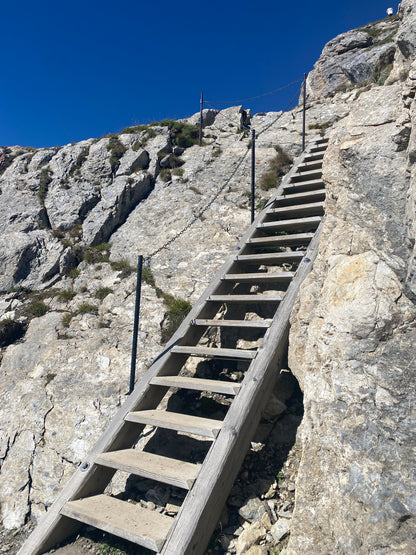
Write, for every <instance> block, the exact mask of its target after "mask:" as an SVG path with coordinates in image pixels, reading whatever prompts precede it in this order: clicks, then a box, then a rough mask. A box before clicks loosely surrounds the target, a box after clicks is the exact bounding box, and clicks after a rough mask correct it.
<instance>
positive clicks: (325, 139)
mask: <svg viewBox="0 0 416 555" xmlns="http://www.w3.org/2000/svg"><path fill="white" fill-rule="evenodd" d="M328 142H329V139H328V137H321V138H320V139H316V141H315V144H316V145H322V144H325V145H327V144H328Z"/></svg>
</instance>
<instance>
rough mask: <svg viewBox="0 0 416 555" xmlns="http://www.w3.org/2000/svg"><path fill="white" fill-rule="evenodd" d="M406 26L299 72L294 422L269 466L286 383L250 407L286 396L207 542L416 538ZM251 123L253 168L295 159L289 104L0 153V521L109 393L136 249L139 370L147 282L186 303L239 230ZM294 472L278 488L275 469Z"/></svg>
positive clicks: (223, 546)
mask: <svg viewBox="0 0 416 555" xmlns="http://www.w3.org/2000/svg"><path fill="white" fill-rule="evenodd" d="M415 34H416V6H415V0H404V1H403V2H402V4H401V6H400V11H399V15H398V16H393V17H391V18H388V19H386V20H383V21H381V22H377V23H375V24H369V25H366V26H365V27H363V28H361V29H358V30H356V31H351V32H348V33H345V34H343V35H340V36H339V37H336V38H335V39H334V40H333V41H331V42H330V43H328V45H327V46H326V47H325V49H324V51H323V54H322V57H321V58H320V60H319V61H318V62H317V64H316V65H315V69H314V71H313V72H312V73H311V75H310V76H309V78H308V90H309V100H310V102H309V106H308V126H309V133H308V134H309V137H311V136H313V135H314V134H316V133H324V132H327V133H328V136H329V138H330V142H329V147H328V150H327V153H326V156H325V160H324V167H323V172H324V180H325V182H326V186H327V201H326V221H325V224H324V230H323V235H322V240H321V245H320V252H319V256H318V258H317V261H316V263H315V265H314V269H313V271H312V273H311V274H310V276H309V277H308V278H307V279H306V281H305V282H304V284H303V287H302V289H301V293H300V296H299V299H298V301H297V305H296V308H295V310H294V313H293V314H292V328H291V334H290V351H289V366H290V368H291V370H292V372H293V373H294V375H295V376H296V378H297V379H298V381H299V384H300V386H301V389H302V391H303V394H304V411H305V414H304V418H303V422H302V425H301V428H300V433H299V434H298V440H297V443H296V448H294V449H293V450H292V451H291V453H292V454H291V455H290V456H289V458H288V461H289V463H288V461H287V462H286V463H285V462H284V461H283V460H280V458H282V452H286V454H287V453H289V451H290V447H291V446H292V445H293V441H294V440H293V437H292V438H291V444H290V445H289V444H288V445H284V447H282V445H283V444H285V441H284V439H282V434H285V433H286V432H287V430H286V431H285V428H284V426H285V424H284V423H285V422H287V420H285V418H286V419H289V420H290V419H291V417H292V420H294V421H295V423H296V426H297V424H298V421H299V419H300V416H299V413H298V412H296V414H295V413H293V414H291V413H290V400H289V396H290V395H288V396H287V397H286V396H285V397H284V398H282V397H278V398H277V400H275V402H274V405H273V404H272V405H270V406H269V407H268V409H267V410H266V411H265V414H266V416H267V417H268V418H273V414H274V418H276V417H277V414H278V412H277V408H278V409H279V411H280V410H284V408H285V406H288V407H289V409H288V412H286V413H285V415H286V416H283V417H282V426H283V427H282V428H281V429H276V430H275V432H273V434H274V435H275V436H276V437H278V440H276V441H275V442H274V443H273V445H277V444H278V445H279V446H280V447H276V448H275V449H276V452H275V454H274V452H273V448H270V447H267V446H266V448H265V449H264V452H265V453H267V456H266V455H264V459H261V458H251V459H250V460H251V463H250V462H249V463H247V461H246V463H245V466H244V467H243V470H242V472H241V475H240V477H239V479H238V481H237V482H236V484H235V486H234V488H233V491H232V492H231V496H230V498H229V500H228V511H229V513H230V514H229V515H228V521H229V522H228V526H227V522H226V520H227V518H225V517H224V518H225V522H224V533H221V534H220V535H219V538H218V546H217V547H218V549H219V550H220V552H221V550H222V551H223V552H230V553H231V552H233V553H234V552H236V553H237V554H239V553H267V550H268V549H269V548H270V549H271V548H272V547H273V548H274V549H275V550H276V549H277V547H279V549H280V548H282V547H284V553H285V554H286V555H298V554H300V553H307V552H311V553H316V554H322V555H324V554H327V553H339V554H341V553H359V554H361V553H362V554H363V555H364V554H366V553H373V552H374V553H377V554H378V555H384V554H385V555H387V554H389V553H391V552H395V553H412V552H413V551H414V547H413V546H414V540H415V536H416V525H415V511H416V498H415V494H414V491H415V477H414V471H413V469H414V467H415V463H416V461H415V453H414V447H415V435H414V429H415V414H416V407H415V376H414V360H413V359H414V356H413V349H414V348H413V345H414V342H415V339H416V337H415V334H416V332H415V327H414V321H415V317H416V277H415V276H416V250H415V238H416V224H415V222H416V185H415V183H416V164H415V162H416V104H415V95H416V61H415V50H416V47H415V46H414V45H415V44H416V41H415V40H414V37H415ZM318 97H319V98H318ZM198 120H199V114H195V115H194V116H192V117H191V118H188V119H187V120H183V122H182V124H192V123H196V122H198ZM248 122H250V123H251V125H252V126H253V127H254V128H255V129H256V131H257V133H258V134H259V137H258V141H257V143H256V154H257V156H256V167H257V174H258V175H261V173H263V172H265V171H266V170H267V169H268V162H269V160H270V159H271V158H272V157H273V155H274V153H275V151H274V146H275V145H276V144H280V145H281V146H282V147H283V148H284V149H285V150H286V151H287V152H288V153H289V154H290V155H291V156H296V155H298V154H299V153H300V149H301V135H300V131H301V110H300V109H299V108H296V109H295V110H293V111H292V112H291V113H289V114H281V113H279V112H270V113H268V114H261V115H260V114H259V115H255V116H251V115H250V113H249V112H248V111H245V110H243V109H242V108H241V107H234V108H229V109H227V110H224V111H222V112H217V111H215V110H208V111H205V112H204V140H205V143H204V145H203V146H202V147H199V146H198V145H196V144H194V145H193V146H189V144H186V143H187V141H188V138H189V136H187V137H188V138H187V137H185V136H184V135H183V134H185V135H186V133H188V132H189V133H191V131H192V129H191V130H190V128H186V129H185V131H184V130H182V131H178V128H177V126H176V127H175V126H174V125H172V124H169V123H165V124H163V122H162V124H161V125H157V126H154V127H152V126H138V127H137V128H130V129H126V130H124V131H123V132H122V133H120V134H119V135H117V136H110V137H104V138H101V139H98V140H92V139H90V140H87V141H82V142H81V143H77V144H72V145H67V146H65V147H62V148H60V149H57V148H53V149H42V150H38V151H32V150H30V149H20V148H18V147H10V148H2V149H1V150H0V172H1V174H0V190H1V200H2V202H1V206H0V211H1V216H2V218H1V219H0V226H1V230H2V234H1V239H0V268H1V270H2V271H1V273H0V276H1V277H0V290H1V291H2V295H1V296H0V311H1V312H0V325H1V324H2V321H6V322H8V324H7V325H8V326H11V324H10V322H13V323H14V324H15V325H18V326H20V327H19V329H18V330H17V331H16V330H14V331H15V334H16V337H19V338H20V339H19V340H16V338H15V337H14V336H13V337H9V339H7V333H6V332H7V329H9V328H6V327H5V328H4V330H5V331H4V333H3V334H2V335H1V344H2V345H3V347H2V349H1V353H0V354H1V360H0V364H1V373H0V391H1V392H2V405H1V407H0V429H1V440H0V460H1V474H0V502H1V510H2V518H3V525H4V526H5V527H7V528H15V527H20V526H22V525H23V524H24V523H25V521H26V520H27V519H29V518H32V519H33V520H35V521H36V520H37V519H38V518H39V516H41V514H42V513H43V512H44V511H45V510H46V509H47V507H48V506H49V505H50V504H51V503H52V501H53V499H54V498H55V497H56V494H57V492H58V491H59V490H60V489H61V488H62V486H63V484H64V483H65V481H66V480H67V478H68V477H69V475H70V474H71V473H72V470H73V468H74V465H76V464H78V463H79V462H80V461H82V459H83V457H84V456H85V454H86V453H87V452H88V450H89V448H90V447H91V446H92V444H93V443H94V442H95V440H96V439H97V438H98V437H99V435H100V433H101V431H102V430H103V428H104V427H105V426H106V424H107V423H108V422H109V420H110V419H111V417H112V415H113V414H114V412H115V411H116V409H117V407H118V406H119V405H120V403H121V402H122V401H123V400H124V397H125V394H126V392H127V387H128V367H129V356H130V355H129V352H130V344H131V330H132V326H133V312H134V288H135V276H134V266H135V264H136V259H137V255H138V254H143V255H145V256H149V255H152V256H151V275H148V276H147V282H146V283H145V284H144V285H143V291H142V299H143V301H142V310H141V325H140V330H141V331H140V335H139V353H140V355H139V360H138V373H142V372H144V371H145V369H146V368H147V367H148V366H149V365H150V364H151V362H152V360H153V359H154V358H155V357H156V356H157V355H158V353H159V352H160V349H161V344H160V342H161V326H162V325H163V322H164V320H165V315H166V307H165V305H164V303H163V296H161V294H160V292H161V291H162V292H166V293H170V294H172V295H175V296H178V297H181V298H185V299H188V300H190V301H194V300H196V299H197V298H198V297H199V295H200V294H201V292H202V290H203V289H204V287H205V286H206V285H207V284H208V283H209V281H210V280H211V276H212V274H213V272H215V270H216V269H217V268H218V267H219V265H220V264H221V263H222V261H223V260H224V258H225V257H226V256H227V254H228V253H229V252H230V250H231V249H232V248H233V247H234V245H235V244H236V242H237V239H238V238H239V237H240V236H241V234H242V233H243V231H244V230H245V228H246V227H247V225H248V223H249V210H248V198H247V192H248V190H249V184H250V165H249V156H248V155H247V154H248V152H249V150H248V149H247V143H248V137H246V136H245V135H244V133H241V131H240V128H241V126H242V125H243V126H245V125H247V123H248ZM194 131H195V129H193V131H192V132H194ZM180 133H183V134H182V136H180ZM184 145H185V146H184ZM231 175H232V179H230V180H228V177H229V176H231ZM266 198H267V193H265V192H262V191H259V199H258V200H259V201H260V200H263V201H264V200H265V199H266ZM109 243H110V244H109ZM190 254H191V255H190ZM155 284H156V286H157V288H156V287H155ZM283 402H284V403H285V404H283ZM16 407H18V410H17V409H16ZM276 407H277V408H276ZM291 430H292V431H293V428H291ZM261 432H262V430H260V431H258V433H259V434H260V435H261ZM291 433H292V432H291ZM273 434H272V435H273ZM289 435H290V434H289ZM292 435H293V434H292ZM264 437H265V436H263V437H261V438H260V439H258V438H256V444H255V446H260V447H259V449H260V450H261V448H262V445H263V443H264V441H265V439H264ZM256 449H257V447H256ZM256 449H254V447H253V452H252V453H251V457H257V453H256ZM273 459H276V460H277V459H279V464H280V468H281V469H283V472H282V473H280V472H279V470H278V468H277V467H276V465H274V464H273ZM253 461H259V462H258V464H259V469H258V471H256V467H255V464H256V463H255V462H254V463H253ZM263 462H264V464H263ZM274 462H275V461H274ZM298 466H299V472H298V475H297V479H296V483H294V479H295V478H294V475H293V473H294V472H295V471H294V470H293V472H289V470H288V468H289V467H290V468H291V469H295V468H297V467H298ZM260 467H261V468H260ZM276 476H278V477H276ZM294 496H295V507H294V510H293V497H294ZM148 502H149V503H153V504H154V502H155V501H154V499H150V498H149V500H148ZM169 507H170V509H169V510H170V511H171V512H172V513H173V512H175V510H176V509H175V507H176V505H174V504H173V503H170V504H169ZM232 511H233V512H232ZM231 512H232V514H231Z"/></svg>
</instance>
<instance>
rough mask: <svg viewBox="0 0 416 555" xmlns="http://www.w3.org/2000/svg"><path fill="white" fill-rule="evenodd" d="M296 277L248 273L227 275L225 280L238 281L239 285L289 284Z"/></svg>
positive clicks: (279, 273)
mask: <svg viewBox="0 0 416 555" xmlns="http://www.w3.org/2000/svg"><path fill="white" fill-rule="evenodd" d="M294 275H295V274H294V273H293V272H261V273H254V272H253V273H249V272H247V273H245V274H225V276H224V277H223V279H224V280H226V281H236V282H239V283H270V282H280V283H281V282H283V283H288V282H289V281H290V280H291V279H292V278H293V276H294Z"/></svg>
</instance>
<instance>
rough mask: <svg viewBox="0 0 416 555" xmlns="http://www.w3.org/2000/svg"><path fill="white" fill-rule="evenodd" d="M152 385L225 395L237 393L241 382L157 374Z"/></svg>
mask: <svg viewBox="0 0 416 555" xmlns="http://www.w3.org/2000/svg"><path fill="white" fill-rule="evenodd" d="M150 383H151V384H152V385H163V386H166V387H180V388H183V389H194V390H196V391H210V392H212V393H222V394H224V395H237V393H238V392H239V391H240V388H241V384H239V383H236V382H227V381H224V380H206V379H203V378H191V377H187V376H156V377H155V378H152V379H151V381H150Z"/></svg>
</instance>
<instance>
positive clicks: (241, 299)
mask: <svg viewBox="0 0 416 555" xmlns="http://www.w3.org/2000/svg"><path fill="white" fill-rule="evenodd" d="M282 299H283V297H282V296H281V295H256V294H253V295H210V297H209V298H208V300H209V301H214V302H220V303H280V301H281V300H282Z"/></svg>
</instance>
